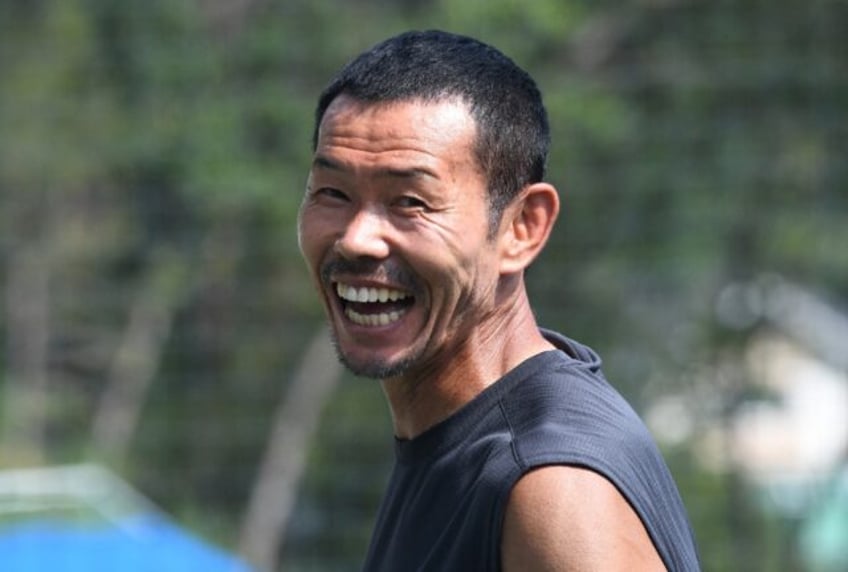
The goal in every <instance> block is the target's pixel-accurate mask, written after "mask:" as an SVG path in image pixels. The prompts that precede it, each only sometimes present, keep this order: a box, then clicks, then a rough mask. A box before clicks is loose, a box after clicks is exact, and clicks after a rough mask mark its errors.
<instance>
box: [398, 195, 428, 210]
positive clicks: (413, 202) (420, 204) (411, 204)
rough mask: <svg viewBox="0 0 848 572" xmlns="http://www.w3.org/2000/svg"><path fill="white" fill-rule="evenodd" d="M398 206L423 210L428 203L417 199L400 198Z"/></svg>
mask: <svg viewBox="0 0 848 572" xmlns="http://www.w3.org/2000/svg"><path fill="white" fill-rule="evenodd" d="M396 204H397V206H399V207H401V208H405V209H422V208H425V207H426V206H427V203H425V202H424V201H422V200H421V199H418V198H415V197H400V198H399V199H398V200H397V201H396Z"/></svg>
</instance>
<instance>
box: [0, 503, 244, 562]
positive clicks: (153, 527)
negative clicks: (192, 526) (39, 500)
mask: <svg viewBox="0 0 848 572" xmlns="http://www.w3.org/2000/svg"><path fill="white" fill-rule="evenodd" d="M0 570H2V571H3V572H48V571H49V572H107V571H108V572H186V571H195V570H196V571H198V572H250V569H249V568H248V567H247V566H246V565H245V564H244V563H243V562H242V561H240V560H239V559H238V558H236V557H234V556H232V555H230V554H228V553H227V552H225V551H223V550H220V549H218V548H216V547H215V546H212V545H211V544H208V543H206V542H204V541H202V540H201V539H199V538H197V537H195V536H193V535H192V534H190V533H188V532H187V531H185V530H183V529H181V528H180V527H178V526H176V525H175V524H173V523H171V522H169V521H168V520H166V519H163V518H161V517H157V516H152V515H147V516H133V517H129V518H125V519H122V520H121V521H119V522H118V523H117V525H115V524H110V525H108V526H107V525H104V524H99V525H93V524H89V525H84V524H81V523H73V522H62V521H59V520H56V521H51V520H43V521H30V522H25V523H18V524H9V525H5V526H3V527H0Z"/></svg>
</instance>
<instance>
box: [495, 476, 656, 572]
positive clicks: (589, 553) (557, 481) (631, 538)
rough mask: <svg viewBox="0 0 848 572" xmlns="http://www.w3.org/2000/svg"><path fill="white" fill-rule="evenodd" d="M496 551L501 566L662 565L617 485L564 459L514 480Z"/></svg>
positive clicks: (593, 567) (648, 567)
mask: <svg viewBox="0 0 848 572" xmlns="http://www.w3.org/2000/svg"><path fill="white" fill-rule="evenodd" d="M501 557H502V564H503V570H504V571H505V572H511V571H534V572H535V571H539V572H541V571H545V572H548V571H551V572H553V571H570V570H580V571H585V570H604V571H615V570H622V571H623V570H627V571H628V572H632V571H649V570H650V571H654V570H665V567H664V566H663V564H662V561H661V560H660V557H659V555H658V554H657V551H656V549H655V548H654V545H653V543H652V542H651V539H650V538H649V536H648V533H647V531H646V530H645V527H644V525H643V524H642V521H641V520H640V519H639V517H638V516H637V515H636V513H635V512H634V511H633V509H632V507H631V506H630V504H629V503H628V502H627V501H626V500H625V498H624V497H623V496H622V495H621V493H620V492H619V491H618V489H616V488H615V486H614V485H613V484H612V483H610V482H609V481H608V480H607V479H605V478H604V477H603V476H601V475H600V474H598V473H596V472H594V471H591V470H589V469H584V468H580V467H573V466H566V465H552V466H546V467H542V468H539V469H536V470H533V471H531V472H529V473H527V474H526V475H524V476H523V477H522V478H521V479H519V481H518V483H516V485H515V487H514V488H513V490H512V493H511V494H510V498H509V503H508V504H507V509H506V516H505V518H504V525H503V535H502V544H501Z"/></svg>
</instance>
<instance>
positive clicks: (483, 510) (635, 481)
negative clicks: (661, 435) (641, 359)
mask: <svg viewBox="0 0 848 572" xmlns="http://www.w3.org/2000/svg"><path fill="white" fill-rule="evenodd" d="M543 333H544V335H545V337H546V338H547V339H548V340H549V341H550V342H552V343H553V344H554V345H556V346H557V347H558V348H559V350H552V351H549V352H545V353H541V354H538V355H536V356H533V357H531V358H530V359H528V360H526V361H525V362H523V363H522V364H520V365H519V366H518V367H516V368H515V369H513V370H512V371H510V372H509V373H507V374H506V375H505V376H504V377H503V378H501V379H500V380H499V381H497V382H496V383H495V384H493V385H491V386H489V387H488V388H486V390H485V391H483V393H481V394H480V395H478V396H477V397H476V398H475V399H474V400H473V401H471V402H470V403H468V404H467V405H466V406H465V407H463V408H462V409H460V410H459V411H458V412H457V413H455V414H454V415H452V416H451V417H450V418H448V419H446V420H445V421H443V422H442V423H440V424H438V425H436V426H435V427H433V428H431V429H429V430H427V431H426V432H425V433H423V434H422V435H420V436H418V437H416V438H415V439H411V440H397V441H396V461H395V466H394V468H393V470H392V474H391V478H390V481H389V485H388V488H387V490H386V492H385V495H384V498H383V500H382V504H381V506H380V510H379V513H378V515H377V521H376V525H375V529H374V533H373V536H372V538H371V545H370V547H369V549H368V555H367V558H366V562H365V566H364V570H366V571H368V572H372V571H373V572H376V571H384V572H406V571H425V570H433V571H440V572H446V571H457V572H459V571H461V572H468V571H475V570H479V571H496V570H500V568H501V566H500V544H501V527H502V524H503V517H504V512H505V508H506V503H507V500H508V498H509V493H510V491H511V490H512V487H513V485H514V484H515V483H516V481H517V480H518V479H519V478H520V477H521V476H522V475H523V474H525V473H526V472H528V471H529V470H531V469H533V468H536V467H539V466H542V465H551V464H560V465H562V464H565V465H577V466H582V467H585V468H589V469H591V470H593V471H595V472H597V473H599V474H601V475H603V476H604V477H606V478H607V479H608V480H609V481H610V482H612V483H613V484H614V485H615V486H616V487H617V488H618V490H619V491H620V492H621V494H622V495H623V496H624V497H625V498H626V499H627V500H628V501H629V502H630V504H631V506H632V507H633V508H634V510H635V511H636V513H637V514H638V516H639V518H640V519H641V520H642V522H643V523H644V525H645V528H646V529H647V531H648V534H649V535H650V537H651V540H652V541H653V543H654V546H655V547H656V549H657V552H658V553H659V555H660V557H661V558H662V560H663V562H664V563H665V565H666V567H667V568H668V570H670V571H675V572H676V571H685V572H689V571H693V570H698V569H699V565H698V559H697V554H696V550H695V543H694V539H693V536H692V532H691V528H690V525H689V522H688V519H687V516H686V513H685V509H684V507H683V504H682V502H681V499H680V495H679V493H678V491H677V487H676V486H675V484H674V481H673V480H672V477H671V475H670V474H669V471H668V468H667V467H666V464H665V462H664V461H663V459H662V457H661V455H660V453H659V451H658V449H657V447H656V445H655V444H654V441H653V439H652V438H651V436H650V434H649V433H648V430H647V429H646V428H645V426H644V424H643V423H642V422H641V420H640V419H639V418H638V416H637V415H636V414H635V413H634V412H633V410H632V409H631V408H630V406H629V405H628V404H627V403H626V402H625V401H624V399H623V398H622V397H621V396H620V395H619V393H618V392H617V391H616V390H615V389H613V388H612V387H611V386H610V385H609V384H608V383H607V382H606V380H605V379H604V377H603V375H602V374H601V371H600V359H599V358H598V356H597V354H595V353H594V352H593V351H592V350H591V349H589V348H587V347H585V346H582V345H580V344H578V343H576V342H574V341H572V340H569V339H567V338H565V337H563V336H561V335H559V334H556V333H554V332H550V331H543ZM562 534H568V531H567V530H563V531H562Z"/></svg>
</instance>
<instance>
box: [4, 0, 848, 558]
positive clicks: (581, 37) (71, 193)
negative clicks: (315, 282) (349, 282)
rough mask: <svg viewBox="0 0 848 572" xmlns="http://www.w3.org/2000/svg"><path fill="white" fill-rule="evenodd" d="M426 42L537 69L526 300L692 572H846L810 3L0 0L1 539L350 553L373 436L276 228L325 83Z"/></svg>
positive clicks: (845, 275) (844, 81)
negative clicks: (604, 379) (653, 456)
mask: <svg viewBox="0 0 848 572" xmlns="http://www.w3.org/2000/svg"><path fill="white" fill-rule="evenodd" d="M431 27H437V28H443V29H447V30H451V31H455V32H460V33H465V34H469V35H472V36H475V37H477V38H479V39H481V40H484V41H486V42H489V43H492V44H494V45H495V46H497V47H499V48H500V49H501V50H502V51H504V52H505V53H506V54H508V55H509V56H511V57H512V58H513V59H514V60H516V62H517V63H519V64H520V65H521V66H522V67H524V68H526V69H527V70H528V71H530V72H531V74H532V75H533V76H534V77H535V78H536V79H537V81H538V82H539V84H540V86H541V88H542V91H543V93H544V95H545V101H546V104H547V106H548V109H549V113H550V118H551V124H552V128H553V142H554V144H553V152H552V156H551V159H550V168H549V179H550V180H551V181H552V182H553V183H555V184H556V185H557V186H558V188H559V189H560V190H561V193H562V199H563V202H564V213H563V216H562V218H561V219H560V222H559V225H558V228H557V229H556V231H555V234H554V236H553V238H552V241H551V243H550V245H549V247H548V248H547V250H546V252H545V253H544V255H543V256H542V259H541V260H540V261H539V262H538V263H537V264H536V265H535V266H534V267H533V268H532V269H531V270H530V273H529V282H530V288H531V295H532V299H533V301H534V304H535V307H536V309H537V312H538V316H539V319H540V321H541V323H542V324H543V325H545V326H548V327H552V328H555V329H558V330H561V331H563V332H565V333H566V334H568V335H569V336H571V337H574V338H576V339H578V340H580V341H582V342H584V343H587V344H589V345H591V346H593V347H594V348H595V349H596V350H598V351H599V352H600V353H601V355H602V356H603V357H604V358H605V369H606V373H607V376H608V377H609V379H610V380H611V381H612V383H613V384H614V385H615V386H616V387H618V388H619V389H620V390H621V391H622V393H624V395H625V396H626V397H627V398H628V399H629V400H630V401H631V403H632V404H633V405H634V406H635V407H636V409H637V410H638V411H639V412H640V413H641V414H642V415H643V417H644V418H645V419H646V421H647V422H648V424H649V427H650V428H651V430H652V431H653V432H654V435H655V436H656V438H657V440H658V441H659V442H660V444H661V446H662V448H663V450H664V452H665V454H666V457H667V459H668V462H669V464H670V466H671V469H672V472H673V473H674V476H675V478H676V480H677V482H678V484H679V487H680V489H681V493H682V495H683V498H684V501H685V503H686V505H687V507H688V510H689V514H690V516H691V519H692V523H693V526H694V529H695V534H696V537H697V540H698V543H699V546H700V552H701V558H702V563H703V568H704V570H706V571H715V572H718V571H726V570H742V571H748V570H752V571H837V570H840V571H841V570H846V569H848V160H846V149H847V148H848V34H846V30H848V3H846V2H844V1H841V0H811V1H808V2H799V1H788V0H774V1H772V2H754V1H751V2H733V1H729V0H716V1H706V0H640V1H632V2H610V1H607V0H600V1H599V0H594V1H591V2H590V1H588V0H580V1H577V0H532V1H517V0H488V1H483V0H462V1H460V0H397V1H394V2H389V1H387V0H308V1H307V0H288V1H286V0H229V1H227V0H146V1H140V0H139V1H132V0H32V1H27V2H24V1H14V0H0V341H2V344H0V542H2V538H3V535H4V534H11V533H12V532H14V531H17V530H19V529H20V526H22V523H29V524H31V523H32V522H33V521H34V520H38V519H41V520H48V521H51V522H52V521H54V520H56V519H59V518H69V517H68V515H69V514H70V515H72V516H71V517H70V518H72V520H74V522H76V523H79V522H80V521H86V522H88V521H91V520H95V521H98V522H101V524H102V522H107V523H108V522H112V523H114V522H125V521H124V520H123V519H125V518H126V517H125V515H126V514H136V513H142V514H144V513H149V512H155V513H156V514H159V515H160V516H161V517H162V518H166V519H168V521H169V522H171V523H172V524H174V526H178V527H180V528H181V529H183V530H184V531H186V533H187V534H190V535H191V536H192V537H193V538H195V539H197V540H198V541H199V542H203V543H205V544H207V545H208V546H209V547H212V548H214V549H215V550H220V551H221V552H222V553H226V554H229V555H240V556H241V557H242V559H243V560H244V561H250V562H252V563H253V564H254V565H255V566H256V567H257V569H260V570H269V571H270V570H294V571H306V570H309V571H343V570H357V569H359V565H360V563H361V559H362V557H363V554H364V550H365V546H366V543H367V539H368V535H369V531H370V527H371V524H372V518H373V516H374V512H375V510H376V503H377V502H378V500H379V495H380V493H381V491H382V487H383V485H384V483H385V481H386V478H387V473H388V469H389V467H390V465H391V454H392V449H391V447H392V442H391V427H390V423H389V416H388V412H387V410H386V407H385V404H384V402H383V398H382V394H381V393H380V390H379V387H378V385H377V384H376V383H374V382H373V381H370V380H362V379H355V378H352V377H351V376H350V375H349V374H347V373H345V372H343V371H341V370H340V369H339V367H338V366H337V365H336V362H335V359H334V357H333V356H332V352H329V351H328V350H327V349H326V340H325V333H324V331H323V325H322V324H323V321H322V311H321V308H320V306H319V301H318V299H317V296H316V295H315V293H314V292H313V290H312V287H311V285H310V283H309V281H308V279H307V276H306V273H305V269H304V266H303V263H302V261H301V259H300V256H299V253H298V249H297V244H296V237H295V225H296V212H297V208H298V205H299V202H300V198H301V194H302V191H303V188H304V182H305V176H306V171H307V168H308V164H309V161H310V156H311V153H310V137H311V132H312V112H313V106H314V104H315V100H316V98H317V94H318V92H319V91H320V90H321V88H322V87H323V85H324V84H325V83H326V82H327V80H328V79H329V77H330V75H331V74H332V73H333V72H334V71H335V70H336V69H337V68H338V67H339V66H341V65H342V64H343V63H344V62H346V61H347V60H348V59H349V58H351V57H352V56H354V55H355V54H357V53H358V52H360V51H361V50H363V49H365V48H367V47H370V46H371V45H373V44H374V43H376V42H377V41H380V40H382V39H384V38H385V37H388V36H389V35H392V34H395V33H397V32H400V31H403V30H406V29H410V28H431ZM110 483H111V484H110ZM115 483H118V484H115ZM127 491H130V492H127ZM116 498H120V499H123V500H122V501H121V502H119V503H118V504H119V505H120V507H119V508H115V507H114V505H115V503H116V500H115V499H116ZM128 499H129V500H128ZM83 505H84V506H83ZM130 505H131V506H130ZM128 506H129V508H127V507H128ZM81 507H82V508H81ZM83 513H91V514H94V515H95V517H92V518H89V517H81V516H80V514H83ZM2 546H7V547H8V546H9V545H8V544H6V545H2V544H0V550H3V548H2ZM12 546H17V548H18V549H19V551H20V548H21V543H20V542H19V543H18V544H17V545H15V544H14V543H12ZM0 558H3V556H2V555H0ZM233 566H237V564H233ZM53 569H55V570H61V569H63V568H61V567H59V566H57V567H55V568H53ZM89 569H92V568H89ZM111 569H119V568H114V567H113V568H111ZM158 569H160V570H161V569H165V568H162V567H160V568H158ZM183 569H201V568H197V567H192V566H186V567H184V568H183ZM203 569H204V570H211V569H212V568H210V567H204V568H203ZM227 569H232V570H234V569H236V568H235V567H233V568H227Z"/></svg>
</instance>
